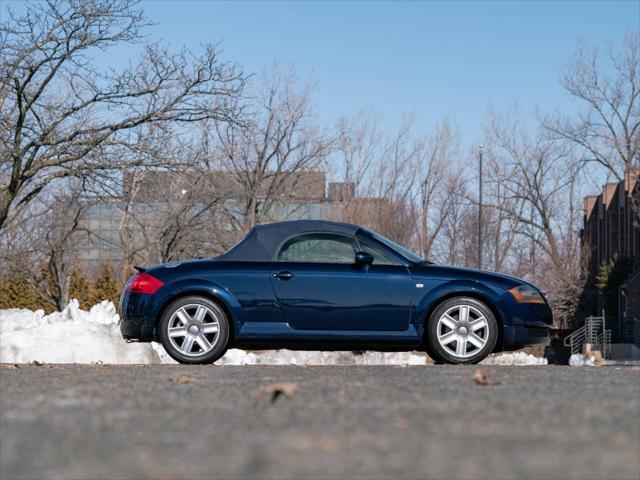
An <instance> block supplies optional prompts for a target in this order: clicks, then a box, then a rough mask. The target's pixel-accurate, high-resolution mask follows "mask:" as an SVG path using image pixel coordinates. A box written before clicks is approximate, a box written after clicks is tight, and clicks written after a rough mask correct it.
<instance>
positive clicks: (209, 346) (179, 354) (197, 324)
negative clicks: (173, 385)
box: [158, 296, 229, 364]
mask: <svg viewBox="0 0 640 480" xmlns="http://www.w3.org/2000/svg"><path fill="white" fill-rule="evenodd" d="M158 336H159V337H160V342H161V343H162V346H163V347H164V349H165V350H166V351H167V353H168V354H169V355H170V356H171V357H172V358H173V359H174V360H176V361H178V362H180V363H190V364H199V363H200V364H201V363H213V362H215V361H216V360H217V359H219V358H220V357H222V355H224V353H225V351H226V349H227V343H228V340H229V320H228V319H227V315H226V314H225V312H224V310H222V308H220V306H219V305H217V304H216V303H214V302H212V301H211V300H209V299H208V298H204V297H199V296H193V297H185V298H181V299H179V300H176V301H175V302H173V303H171V304H170V305H169V306H168V307H167V308H166V309H165V311H164V313H163V314H162V317H161V318H160V322H159V323H158Z"/></svg>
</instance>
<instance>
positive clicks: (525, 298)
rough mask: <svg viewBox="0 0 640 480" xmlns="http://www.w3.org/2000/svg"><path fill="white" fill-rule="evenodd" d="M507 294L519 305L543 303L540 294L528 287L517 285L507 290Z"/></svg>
mask: <svg viewBox="0 0 640 480" xmlns="http://www.w3.org/2000/svg"><path fill="white" fill-rule="evenodd" d="M509 293H510V294H511V295H513V297H514V298H515V299H516V301H518V302H520V303H544V298H543V297H542V295H541V294H540V292H539V291H538V290H536V289H535V288H533V287H532V286H530V285H518V286H517V287H513V288H512V289H511V290H509Z"/></svg>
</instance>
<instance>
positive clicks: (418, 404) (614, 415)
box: [0, 365, 640, 480]
mask: <svg viewBox="0 0 640 480" xmlns="http://www.w3.org/2000/svg"><path fill="white" fill-rule="evenodd" d="M481 368H482V370H483V372H484V374H485V375H476V373H477V367H475V366H464V367H463V366H416V367H391V366H389V367H386V366H385V367H380V366H326V367H324V366H309V367H305V366H242V367H236V366H224V367H222V366H180V365H176V366H169V365H150V366H111V365H95V366H87V365H85V366H80V365H43V366H17V367H15V366H12V365H0V478H2V479H3V480H9V479H13V478H30V479H31V478H61V479H62V478H64V479H74V478H77V479H80V478H82V479H85V478H91V479H93V478H108V479H120V478H123V479H124V478H127V479H128V478H136V479H139V478H155V479H174V478H175V479H178V478H180V479H182V478H193V479H198V478H296V479H299V478H336V479H337V478H375V479H377V478H420V479H422V478H425V479H430V478H443V479H444V478H447V479H466V478H469V479H512V478H535V479H538V478H548V479H552V478H553V479H555V478H575V479H622V478H625V479H636V480H637V479H640V372H638V370H637V368H632V367H602V368H571V367H556V366H547V367H507V366H486V367H481Z"/></svg>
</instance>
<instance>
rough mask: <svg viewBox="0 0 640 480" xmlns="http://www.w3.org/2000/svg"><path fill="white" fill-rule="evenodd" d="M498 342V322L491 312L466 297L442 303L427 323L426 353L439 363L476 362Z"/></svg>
mask: <svg viewBox="0 0 640 480" xmlns="http://www.w3.org/2000/svg"><path fill="white" fill-rule="evenodd" d="M497 341H498V323H497V322H496V318H495V316H494V315H493V313H492V312H491V310H490V309H489V308H488V307H487V306H486V305H485V304H484V303H482V302H480V301H478V300H476V299H474V298H470V297H455V298H450V299H448V300H446V301H444V302H442V303H441V304H440V305H438V307H437V308H436V309H435V310H434V311H433V313H432V314H431V317H429V320H428V324H427V338H426V343H427V353H429V355H430V356H431V357H432V358H433V359H434V360H435V361H436V362H439V363H454V364H468V363H478V362H480V361H481V360H483V359H484V358H485V357H486V356H487V355H489V354H490V353H491V352H492V351H493V349H494V347H495V345H496V342H497Z"/></svg>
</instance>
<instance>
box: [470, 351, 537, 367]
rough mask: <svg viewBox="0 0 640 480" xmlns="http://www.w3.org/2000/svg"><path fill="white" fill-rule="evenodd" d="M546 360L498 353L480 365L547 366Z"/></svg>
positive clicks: (524, 354)
mask: <svg viewBox="0 0 640 480" xmlns="http://www.w3.org/2000/svg"><path fill="white" fill-rule="evenodd" d="M548 363H549V362H548V360H547V359H546V358H542V357H536V356H535V355H531V354H529V353H525V352H513V353H498V354H495V355H489V356H488V357H487V358H485V359H484V360H483V361H482V362H480V364H481V365H547V364H548Z"/></svg>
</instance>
